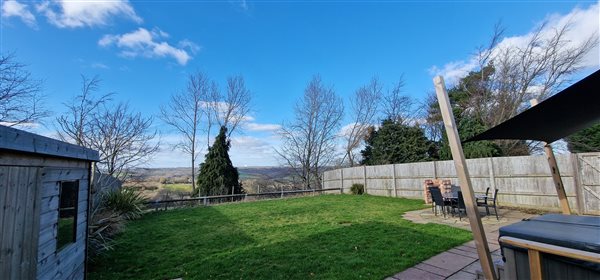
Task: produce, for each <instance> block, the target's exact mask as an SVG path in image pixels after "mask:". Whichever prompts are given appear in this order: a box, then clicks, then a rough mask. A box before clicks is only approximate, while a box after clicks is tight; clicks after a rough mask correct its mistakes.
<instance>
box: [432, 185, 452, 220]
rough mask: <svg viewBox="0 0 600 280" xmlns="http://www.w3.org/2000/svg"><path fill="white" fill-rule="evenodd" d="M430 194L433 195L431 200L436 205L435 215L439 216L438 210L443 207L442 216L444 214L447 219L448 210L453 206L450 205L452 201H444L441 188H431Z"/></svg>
mask: <svg viewBox="0 0 600 280" xmlns="http://www.w3.org/2000/svg"><path fill="white" fill-rule="evenodd" d="M429 193H430V194H431V200H433V203H434V213H435V215H436V216H437V208H438V207H441V208H442V214H444V218H446V208H447V207H448V206H451V205H452V204H451V203H450V201H446V200H444V197H443V196H442V192H441V191H440V188H437V187H429Z"/></svg>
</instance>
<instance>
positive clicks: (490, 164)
mask: <svg viewBox="0 0 600 280" xmlns="http://www.w3.org/2000/svg"><path fill="white" fill-rule="evenodd" d="M488 168H489V169H490V183H491V185H492V193H493V194H495V193H496V174H495V173H494V159H492V158H488Z"/></svg>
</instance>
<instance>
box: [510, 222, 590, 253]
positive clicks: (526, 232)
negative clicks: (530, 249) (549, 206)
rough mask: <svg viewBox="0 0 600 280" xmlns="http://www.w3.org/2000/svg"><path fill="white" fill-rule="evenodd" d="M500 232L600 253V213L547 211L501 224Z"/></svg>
mask: <svg viewBox="0 0 600 280" xmlns="http://www.w3.org/2000/svg"><path fill="white" fill-rule="evenodd" d="M502 236H510V237H515V238H520V239H525V240H531V241H535V242H541V243H546V244H552V245H556V246H561V247H566V248H572V249H577V250H582V251H588V252H593V253H600V217H592V216H573V215H562V214H547V215H543V216H539V217H536V218H532V219H529V220H524V221H521V222H518V223H515V224H512V225H508V226H504V227H501V228H500V237H502Z"/></svg>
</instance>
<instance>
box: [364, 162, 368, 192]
mask: <svg viewBox="0 0 600 280" xmlns="http://www.w3.org/2000/svg"><path fill="white" fill-rule="evenodd" d="M363 178H364V189H365V194H369V192H367V166H366V165H363Z"/></svg>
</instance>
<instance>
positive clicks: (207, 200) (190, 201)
mask: <svg viewBox="0 0 600 280" xmlns="http://www.w3.org/2000/svg"><path fill="white" fill-rule="evenodd" d="M322 193H332V194H339V193H341V189H340V188H324V189H318V190H314V189H313V190H291V191H284V190H283V189H282V190H281V191H279V192H264V193H246V194H229V195H215V196H200V197H192V198H182V199H169V200H155V201H148V202H146V203H145V204H146V206H148V207H149V208H151V209H152V208H153V209H155V210H159V209H164V210H167V209H168V208H177V207H185V206H195V205H204V206H209V205H212V204H220V203H227V202H240V201H248V200H257V199H259V198H263V199H264V198H270V199H281V198H284V197H290V196H297V195H306V194H309V195H317V194H322Z"/></svg>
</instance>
